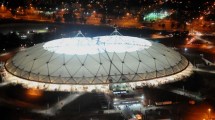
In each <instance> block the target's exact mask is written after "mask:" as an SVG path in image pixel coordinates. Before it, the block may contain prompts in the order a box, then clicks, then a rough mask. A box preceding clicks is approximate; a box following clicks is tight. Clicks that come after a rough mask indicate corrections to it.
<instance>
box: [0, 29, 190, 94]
mask: <svg viewBox="0 0 215 120" xmlns="http://www.w3.org/2000/svg"><path fill="white" fill-rule="evenodd" d="M191 74H192V64H191V63H190V62H189V61H188V60H187V59H186V58H185V57H184V56H182V55H181V54H180V53H178V52H176V51H174V50H173V49H171V48H168V47H166V46H164V45H163V44H160V43H156V42H152V41H149V40H146V39H144V38H138V37H131V36H123V35H121V34H120V33H119V32H118V31H117V30H115V31H114V32H113V33H112V34H111V35H109V36H96V37H92V38H91V37H85V36H83V34H82V33H81V32H79V33H78V34H77V36H75V37H72V38H61V39H56V40H52V41H49V42H45V43H40V44H36V45H34V46H32V47H29V48H26V49H24V50H22V51H20V52H18V53H17V54H16V55H15V56H13V57H12V58H10V59H9V60H7V62H6V63H5V65H4V76H3V79H4V81H6V82H10V83H15V84H22V85H23V86H24V87H26V88H35V89H41V90H47V91H72V92H92V91H99V92H110V91H116V90H129V89H135V88H137V87H142V86H154V87H156V86H159V85H162V84H166V83H170V82H175V81H178V80H181V79H184V78H185V77H188V76H190V75H191Z"/></svg>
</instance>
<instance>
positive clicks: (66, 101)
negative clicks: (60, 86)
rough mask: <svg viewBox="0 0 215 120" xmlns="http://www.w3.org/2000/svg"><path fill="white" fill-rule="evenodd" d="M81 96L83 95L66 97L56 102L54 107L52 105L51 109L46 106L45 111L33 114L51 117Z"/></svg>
mask: <svg viewBox="0 0 215 120" xmlns="http://www.w3.org/2000/svg"><path fill="white" fill-rule="evenodd" d="M81 95H83V93H75V94H71V95H69V96H68V97H66V98H65V99H62V100H60V101H59V102H57V103H56V104H55V105H53V106H51V107H49V105H47V109H45V110H34V111H33V112H35V113H40V114H43V115H47V116H53V115H55V114H56V113H57V112H58V111H59V110H61V109H62V108H63V107H64V106H65V105H67V104H69V103H71V102H72V101H74V100H76V99H77V98H78V97H80V96H81Z"/></svg>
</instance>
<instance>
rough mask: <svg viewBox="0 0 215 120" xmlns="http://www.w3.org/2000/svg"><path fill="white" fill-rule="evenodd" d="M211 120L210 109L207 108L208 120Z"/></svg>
mask: <svg viewBox="0 0 215 120" xmlns="http://www.w3.org/2000/svg"><path fill="white" fill-rule="evenodd" d="M210 119H211V109H210V108H209V109H208V120H210Z"/></svg>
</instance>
